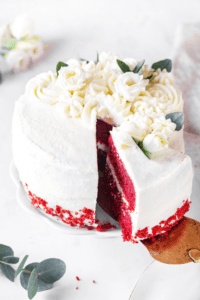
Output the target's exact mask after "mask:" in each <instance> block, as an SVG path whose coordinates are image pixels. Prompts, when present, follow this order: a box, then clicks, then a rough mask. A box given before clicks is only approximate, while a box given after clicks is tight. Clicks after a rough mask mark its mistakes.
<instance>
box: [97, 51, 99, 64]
mask: <svg viewBox="0 0 200 300" xmlns="http://www.w3.org/2000/svg"><path fill="white" fill-rule="evenodd" d="M98 62H99V53H98V52H97V63H98Z"/></svg>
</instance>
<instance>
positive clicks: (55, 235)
mask: <svg viewBox="0 0 200 300" xmlns="http://www.w3.org/2000/svg"><path fill="white" fill-rule="evenodd" d="M23 11H26V12H28V13H29V14H30V16H31V17H32V18H33V19H34V20H35V29H34V33H35V35H39V36H41V37H42V39H43V41H44V42H45V43H46V44H47V45H48V46H49V47H48V49H47V51H49V55H48V56H47V58H46V59H45V60H44V61H42V62H41V63H40V64H38V65H36V66H35V67H34V68H32V69H31V70H28V71H26V72H21V73H19V74H10V75H9V76H4V80H3V82H2V84H1V85H0V103H1V106H0V202H1V205H0V243H2V244H5V245H9V246H11V247H12V248H13V249H14V252H15V255H16V256H19V257H21V258H23V256H24V255H26V254H29V260H28V262H27V263H31V262H39V261H42V260H43V259H46V258H50V257H56V258H60V259H62V260H64V261H65V263H66V265H67V272H66V274H65V276H64V277H63V278H62V279H61V280H60V281H58V282H57V283H56V284H54V288H53V289H52V290H49V291H46V292H41V293H39V294H37V296H36V299H44V300H46V299H48V300H54V299H56V300H62V299H66V300H67V299H69V300H79V299H82V300H86V299H87V300H94V299H95V300H98V299H99V300H100V299H104V300H128V298H129V296H130V294H131V291H132V289H133V287H134V285H135V283H136V281H137V280H138V278H139V276H140V275H141V273H142V272H143V270H144V269H145V268H146V266H147V265H148V264H149V263H150V262H151V261H152V258H151V257H150V256H149V254H148V252H147V250H146V249H145V248H144V246H143V245H142V244H137V245H132V244H131V243H127V242H126V243H123V242H122V240H121V238H111V239H97V238H90V237H73V236H67V235H66V234H64V233H60V232H57V231H56V230H55V229H51V228H49V227H48V225H47V224H46V223H45V222H43V220H42V219H40V218H35V217H32V215H29V214H26V213H25V212H24V211H23V210H22V209H21V207H20V206H19V205H18V203H17V202H16V196H15V192H16V188H15V186H14V184H13V182H12V181H11V179H10V176H9V171H8V170H9V164H10V162H11V160H12V149H11V121H12V113H13V109H14V103H15V101H16V100H17V99H18V98H19V96H20V95H21V94H22V93H23V92H24V87H25V84H26V82H27V81H28V80H29V79H30V78H32V77H33V76H35V75H37V74H38V73H40V72H43V71H48V70H55V66H56V64H57V62H58V61H66V60H67V59H69V58H77V57H83V58H86V59H95V58H96V51H98V52H102V51H112V52H117V53H118V54H119V55H120V56H121V57H122V58H125V57H134V58H135V59H137V60H142V59H144V58H145V59H146V63H148V64H151V63H153V62H155V61H158V60H160V59H164V58H168V57H170V56H171V53H172V51H173V44H174V39H175V30H176V27H177V25H178V24H179V23H181V22H184V23H191V22H192V23H193V22H200V2H199V0H190V1H184V0H182V1H176V0H174V1H171V0H168V1H158V0H140V1H133V0H124V1H119V0H115V1H114V0H110V1H109V0H108V1H106V0H101V1H94V0H93V1H92V0H84V1H78V0H71V1H69V0H68V1H61V0H56V1H50V0H48V1H47V0H34V1H25V0H18V1H16V0H13V1H8V0H1V1H0V25H2V24H8V23H11V22H12V20H13V19H14V17H15V16H16V15H17V14H19V13H21V12H23ZM187 143H189V140H188V139H187ZM186 150H187V152H191V153H192V150H191V148H190V147H189V145H186ZM196 164H197V165H198V164H199V162H198V161H196ZM198 184H199V182H198V177H196V181H195V184H194V187H195V189H196V193H198V192H199V190H198V189H199V187H198ZM196 195H197V194H196ZM196 198H197V197H196ZM196 198H195V195H194V192H193V200H194V203H195V204H193V205H192V207H191V212H190V213H189V216H191V217H193V218H196V219H198V220H199V221H200V218H199V213H198V211H199V209H200V205H199V204H198V202H197V199H196ZM75 276H79V277H80V279H81V281H80V282H78V281H76V278H75ZM93 280H95V281H96V284H94V283H93V282H92V281H93ZM77 286H78V287H79V289H78V290H76V287H77ZM0 297H1V299H4V300H11V299H20V300H23V299H28V298H27V294H26V291H25V290H23V288H22V287H21V286H20V283H19V278H17V279H16V282H15V283H11V282H9V281H8V280H7V279H6V278H5V277H4V276H3V275H2V274H1V273H0ZM155 300H157V299H155Z"/></svg>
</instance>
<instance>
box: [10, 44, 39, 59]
mask: <svg viewBox="0 0 200 300" xmlns="http://www.w3.org/2000/svg"><path fill="white" fill-rule="evenodd" d="M15 49H16V50H22V51H27V52H28V53H29V54H30V57H31V59H32V60H33V61H34V60H36V59H38V58H39V57H40V56H41V55H42V54H43V52H44V48H43V43H42V42H41V41H40V40H34V39H32V40H27V41H19V42H17V43H16V46H15Z"/></svg>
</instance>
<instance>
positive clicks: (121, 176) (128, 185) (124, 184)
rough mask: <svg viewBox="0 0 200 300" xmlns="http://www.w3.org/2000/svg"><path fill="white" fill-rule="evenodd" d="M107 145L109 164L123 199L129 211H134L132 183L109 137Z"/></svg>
mask: <svg viewBox="0 0 200 300" xmlns="http://www.w3.org/2000/svg"><path fill="white" fill-rule="evenodd" d="M108 144H109V147H110V151H109V152H108V157H109V159H110V163H111V165H112V167H113V169H114V172H115V175H116V177H117V180H118V183H119V185H120V187H121V189H122V192H123V194H124V197H125V199H126V200H127V201H128V203H129V210H130V211H134V209H135V197H136V195H135V189H134V185H133V182H132V180H131V178H130V177H129V175H128V173H127V171H126V169H125V167H124V164H123V162H122V160H121V158H120V157H119V154H118V153H117V149H116V148H115V145H114V143H113V139H112V136H111V135H110V137H109V139H108Z"/></svg>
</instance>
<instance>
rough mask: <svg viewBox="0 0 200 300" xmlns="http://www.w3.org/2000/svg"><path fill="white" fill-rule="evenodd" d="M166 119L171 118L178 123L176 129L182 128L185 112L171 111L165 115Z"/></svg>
mask: <svg viewBox="0 0 200 300" xmlns="http://www.w3.org/2000/svg"><path fill="white" fill-rule="evenodd" d="M165 119H166V120H167V119H171V121H172V122H173V123H175V124H176V129H175V130H176V131H179V130H181V128H182V127H183V123H184V113H182V112H174V113H170V114H167V115H166V116H165Z"/></svg>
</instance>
